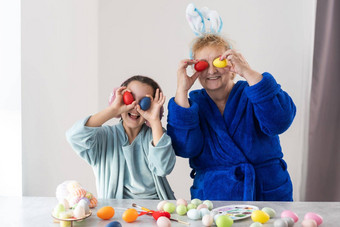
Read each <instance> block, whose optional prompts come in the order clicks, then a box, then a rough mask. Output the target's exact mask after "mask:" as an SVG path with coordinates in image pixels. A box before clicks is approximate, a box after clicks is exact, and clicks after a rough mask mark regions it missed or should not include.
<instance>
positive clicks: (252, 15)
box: [98, 0, 315, 199]
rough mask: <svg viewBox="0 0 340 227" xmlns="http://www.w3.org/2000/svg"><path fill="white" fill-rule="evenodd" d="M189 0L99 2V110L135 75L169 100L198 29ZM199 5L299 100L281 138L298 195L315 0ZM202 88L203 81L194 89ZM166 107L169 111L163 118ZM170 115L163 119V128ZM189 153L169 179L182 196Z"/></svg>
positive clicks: (252, 60)
mask: <svg viewBox="0 0 340 227" xmlns="http://www.w3.org/2000/svg"><path fill="white" fill-rule="evenodd" d="M190 2H192V1H191V0H190V1H189V0H185V1H176V3H174V1H156V0H155V1H151V2H150V1H149V2H148V3H149V4H148V5H147V6H146V5H145V2H143V1H135V2H134V4H131V2H127V3H120V4H117V3H116V2H114V1H111V0H103V1H100V3H99V63H98V67H99V81H98V83H99V84H98V85H99V88H100V89H99V100H98V102H99V108H100V109H102V108H104V107H105V106H106V105H107V97H108V94H109V93H110V91H111V89H112V87H115V86H118V85H119V84H120V83H121V82H122V81H123V80H124V79H125V78H127V77H129V76H132V75H134V74H142V75H148V76H152V77H154V78H155V79H156V80H157V81H158V82H159V83H160V85H161V87H162V89H163V91H164V93H165V94H166V96H167V100H169V99H170V98H171V97H172V96H173V95H174V94H175V90H176V71H177V65H178V63H179V61H180V59H184V58H188V56H189V47H190V45H189V43H190V42H191V40H192V39H193V38H194V35H193V32H192V31H191V30H190V27H189V25H188V24H187V21H186V19H185V9H186V6H187V4H188V3H190ZM194 3H195V4H196V6H197V7H198V8H201V7H203V6H207V7H209V8H210V9H216V10H217V11H218V12H219V14H220V16H221V17H222V19H223V22H224V27H223V29H222V31H223V33H224V34H225V35H226V36H227V37H229V38H230V39H232V40H233V41H234V43H235V45H234V48H236V49H238V50H240V51H241V52H242V53H243V54H244V56H245V57H246V58H247V60H248V62H249V63H250V65H251V66H252V67H253V68H254V69H256V70H258V71H259V72H264V71H268V72H271V73H272V74H273V75H274V76H275V78H276V79H277V81H278V82H279V83H280V84H281V85H282V88H283V89H284V90H286V91H287V92H288V93H289V94H290V95H291V96H292V97H293V99H294V101H295V104H296V105H297V109H298V112H297V116H296V119H295V121H294V123H293V125H292V127H291V128H290V129H289V130H288V131H287V132H286V133H285V134H283V135H282V136H281V141H282V147H283V152H284V154H285V156H284V158H285V160H286V161H287V162H288V169H289V171H290V173H291V176H292V180H293V184H294V189H295V192H294V198H295V199H299V198H300V193H299V189H300V187H301V186H300V184H299V182H301V180H302V179H301V178H302V176H301V171H302V169H301V166H302V163H303V159H302V158H303V152H304V151H305V147H306V142H305V141H306V138H305V133H306V132H307V131H306V129H307V122H306V121H305V120H306V114H307V113H308V108H309V107H308V106H306V102H307V101H308V100H309V99H308V97H309V96H308V95H309V93H308V92H309V87H310V84H309V83H310V82H309V81H310V79H309V78H310V75H311V74H310V72H311V71H310V69H311V62H312V58H311V56H312V51H311V50H312V48H313V29H314V28H313V26H314V14H315V11H314V8H315V1H308V0H299V1H296V0H280V1H270V0H257V1H253V0H243V1H235V0H234V1H225V0H218V1H209V4H208V3H207V1H203V0H201V1H194ZM198 87H200V85H199V83H198V82H197V83H196V85H195V88H198ZM166 115H167V112H166V113H165V116H166ZM165 125H166V119H163V126H165ZM189 173H190V169H189V167H188V161H187V159H181V158H178V159H177V164H176V167H175V169H174V171H173V173H172V174H171V175H170V177H169V178H168V179H169V181H170V183H171V186H172V187H173V189H174V191H175V194H176V196H177V197H184V198H190V193H189V187H190V186H191V182H192V180H191V179H190V177H189Z"/></svg>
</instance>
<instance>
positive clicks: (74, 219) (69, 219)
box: [52, 210, 92, 221]
mask: <svg viewBox="0 0 340 227" xmlns="http://www.w3.org/2000/svg"><path fill="white" fill-rule="evenodd" d="M91 215H92V211H91V210H90V212H89V213H88V214H86V215H85V217H82V218H75V217H71V218H65V219H61V218H57V217H54V216H53V212H52V217H53V218H54V219H56V220H58V221H81V220H84V219H85V218H88V217H90V216H91Z"/></svg>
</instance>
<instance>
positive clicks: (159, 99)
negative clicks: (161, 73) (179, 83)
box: [137, 89, 165, 146]
mask: <svg viewBox="0 0 340 227" xmlns="http://www.w3.org/2000/svg"><path fill="white" fill-rule="evenodd" d="M147 97H149V98H150V99H151V106H150V108H149V109H148V110H146V111H144V110H142V109H141V108H140V106H139V105H137V111H138V112H139V113H140V114H141V115H142V116H143V117H144V118H145V119H146V120H147V121H148V122H149V124H150V127H151V130H152V143H153V145H154V146H157V144H158V142H159V140H160V139H161V137H162V135H163V133H164V132H163V127H162V122H161V116H160V114H161V108H162V107H163V104H164V102H165V96H164V95H163V93H162V92H160V91H159V89H157V90H156V93H155V98H152V97H151V96H149V95H148V96H147Z"/></svg>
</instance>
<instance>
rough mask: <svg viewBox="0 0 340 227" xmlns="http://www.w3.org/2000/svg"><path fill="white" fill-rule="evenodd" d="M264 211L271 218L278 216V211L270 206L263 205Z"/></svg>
mask: <svg viewBox="0 0 340 227" xmlns="http://www.w3.org/2000/svg"><path fill="white" fill-rule="evenodd" d="M262 211H263V212H266V213H267V214H268V215H269V217H270V218H273V217H275V216H276V212H275V210H274V209H272V208H270V207H263V208H262Z"/></svg>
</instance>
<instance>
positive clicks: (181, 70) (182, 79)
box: [175, 59, 200, 108]
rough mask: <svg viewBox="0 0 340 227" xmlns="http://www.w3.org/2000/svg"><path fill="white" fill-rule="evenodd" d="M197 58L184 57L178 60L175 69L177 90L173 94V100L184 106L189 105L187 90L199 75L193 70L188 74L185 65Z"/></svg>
mask: <svg viewBox="0 0 340 227" xmlns="http://www.w3.org/2000/svg"><path fill="white" fill-rule="evenodd" d="M197 62H198V61H197V60H191V59H184V60H182V61H180V63H179V66H178V70H177V91H176V96H175V102H176V103H177V104H178V105H180V106H182V107H185V108H188V107H190V105H189V101H188V91H189V90H190V88H191V87H192V85H193V84H194V83H195V81H196V80H197V78H198V76H199V75H200V73H199V72H195V73H194V74H193V75H192V76H188V74H187V67H188V66H189V65H193V64H196V63H197Z"/></svg>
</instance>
